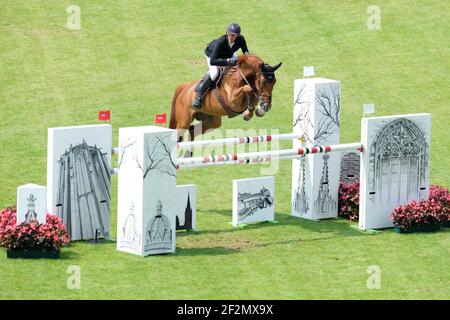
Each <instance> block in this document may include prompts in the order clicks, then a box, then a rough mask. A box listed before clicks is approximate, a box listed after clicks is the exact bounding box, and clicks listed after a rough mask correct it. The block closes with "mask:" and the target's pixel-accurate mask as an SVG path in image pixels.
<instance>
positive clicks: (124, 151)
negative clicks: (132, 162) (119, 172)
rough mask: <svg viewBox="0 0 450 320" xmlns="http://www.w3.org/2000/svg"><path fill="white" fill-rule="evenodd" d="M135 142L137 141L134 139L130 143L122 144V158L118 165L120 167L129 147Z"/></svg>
mask: <svg viewBox="0 0 450 320" xmlns="http://www.w3.org/2000/svg"><path fill="white" fill-rule="evenodd" d="M135 143H136V141H132V142H130V143H128V144H125V145H121V146H120V159H119V165H118V168H119V169H120V166H121V165H122V162H123V159H124V158H125V153H126V151H127V149H129V148H130V147H132V146H134V144H135Z"/></svg>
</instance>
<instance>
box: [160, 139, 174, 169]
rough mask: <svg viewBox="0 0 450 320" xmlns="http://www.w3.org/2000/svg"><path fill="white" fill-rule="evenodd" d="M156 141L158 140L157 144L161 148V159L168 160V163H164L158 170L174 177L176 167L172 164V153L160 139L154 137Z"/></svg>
mask: <svg viewBox="0 0 450 320" xmlns="http://www.w3.org/2000/svg"><path fill="white" fill-rule="evenodd" d="M156 139H157V140H158V142H159V144H160V145H161V146H162V151H163V157H164V158H165V159H168V160H169V161H165V163H164V165H163V166H161V167H160V169H159V170H160V171H161V172H163V173H165V174H168V175H170V176H172V177H176V172H177V171H176V170H177V166H176V164H175V163H174V162H173V159H172V152H171V150H170V148H169V146H168V145H167V143H166V142H164V141H163V140H162V139H161V138H160V137H156Z"/></svg>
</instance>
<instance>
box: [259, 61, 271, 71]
mask: <svg viewBox="0 0 450 320" xmlns="http://www.w3.org/2000/svg"><path fill="white" fill-rule="evenodd" d="M261 71H262V72H263V73H264V72H268V71H271V67H270V66H269V65H268V64H265V63H261Z"/></svg>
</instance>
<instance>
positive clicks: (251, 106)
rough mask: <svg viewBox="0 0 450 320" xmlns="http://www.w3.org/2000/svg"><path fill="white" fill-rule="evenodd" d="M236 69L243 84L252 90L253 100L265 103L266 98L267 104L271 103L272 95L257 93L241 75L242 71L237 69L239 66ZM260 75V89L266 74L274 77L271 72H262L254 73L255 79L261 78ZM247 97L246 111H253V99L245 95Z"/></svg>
mask: <svg viewBox="0 0 450 320" xmlns="http://www.w3.org/2000/svg"><path fill="white" fill-rule="evenodd" d="M237 69H238V71H239V73H240V74H241V76H242V78H243V79H244V81H245V83H246V84H248V85H249V86H250V88H252V93H253V95H254V96H255V98H256V99H258V100H259V103H265V101H264V97H266V98H267V99H268V101H269V103H270V102H272V95H271V94H262V93H259V92H258V90H257V89H256V87H255V86H253V85H251V84H250V82H249V81H248V80H247V78H246V77H245V75H244V74H243V73H242V71H241V69H240V68H239V66H237ZM261 73H262V74H263V79H262V80H261V83H260V88H261V87H262V84H263V82H264V81H266V74H267V75H274V73H273V72H266V73H264V72H257V73H256V78H259V77H260V76H261ZM255 84H256V81H255ZM258 93H259V94H258ZM247 97H248V110H249V111H253V110H254V109H255V106H256V104H254V101H253V97H250V96H249V95H247Z"/></svg>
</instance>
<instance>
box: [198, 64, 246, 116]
mask: <svg viewBox="0 0 450 320" xmlns="http://www.w3.org/2000/svg"><path fill="white" fill-rule="evenodd" d="M233 68H236V67H230V66H224V67H219V75H218V76H217V78H216V80H214V81H213V83H212V84H211V87H210V89H209V90H208V91H211V92H212V93H213V94H214V96H215V97H216V99H217V101H219V103H220V105H221V106H222V108H223V109H224V110H225V111H226V113H227V115H228V118H234V117H237V116H238V115H240V114H242V113H243V112H244V111H242V112H235V111H234V110H233V109H231V107H230V106H229V105H228V104H227V103H226V102H225V100H223V98H222V96H221V95H220V92H219V86H220V83H221V81H222V79H223V78H224V76H225V75H226V74H228V72H230V70H231V69H233ZM202 81H203V80H201V81H200V82H199V83H198V84H197V85H196V86H195V91H196V92H198V91H199V89H200V85H201V84H202ZM208 91H206V92H205V93H204V95H206V94H207V93H208Z"/></svg>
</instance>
